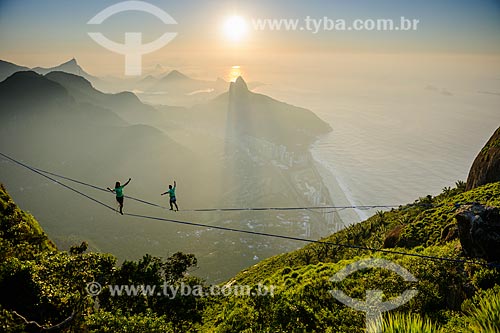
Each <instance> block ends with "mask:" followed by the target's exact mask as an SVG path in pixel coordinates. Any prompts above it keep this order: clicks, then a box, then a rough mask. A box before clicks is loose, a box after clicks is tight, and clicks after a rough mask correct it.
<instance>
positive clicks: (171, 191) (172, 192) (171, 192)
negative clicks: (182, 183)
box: [161, 180, 179, 211]
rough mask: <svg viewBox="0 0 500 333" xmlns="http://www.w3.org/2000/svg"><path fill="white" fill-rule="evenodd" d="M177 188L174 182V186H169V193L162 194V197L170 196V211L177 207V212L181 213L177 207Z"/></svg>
mask: <svg viewBox="0 0 500 333" xmlns="http://www.w3.org/2000/svg"><path fill="white" fill-rule="evenodd" d="M176 187H177V183H176V182H175V180H174V186H173V187H172V185H168V191H167V192H165V193H162V194H161V195H165V194H168V195H169V196H170V210H174V207H173V205H175V208H176V210H177V211H179V207H178V206H177V199H176V198H175V188H176Z"/></svg>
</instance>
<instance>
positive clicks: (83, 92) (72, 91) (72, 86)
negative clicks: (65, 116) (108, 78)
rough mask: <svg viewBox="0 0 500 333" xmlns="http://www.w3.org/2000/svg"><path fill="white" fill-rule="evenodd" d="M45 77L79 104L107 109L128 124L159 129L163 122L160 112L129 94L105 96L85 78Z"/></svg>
mask: <svg viewBox="0 0 500 333" xmlns="http://www.w3.org/2000/svg"><path fill="white" fill-rule="evenodd" d="M45 77H46V78H47V79H49V80H51V81H54V82H57V83H59V84H60V85H62V86H63V87H65V88H66V89H67V91H68V93H69V95H70V96H72V97H73V98H75V100H76V101H78V102H79V103H89V104H93V105H98V106H100V107H103V108H107V109H109V110H110V111H113V112H114V113H116V114H118V115H119V116H120V117H122V118H123V119H125V120H126V121H128V122H130V123H134V124H141V123H142V124H149V125H155V126H160V127H161V126H162V123H164V122H165V119H164V118H163V117H162V115H161V114H160V112H158V111H157V110H156V109H154V108H153V107H151V106H149V105H146V104H143V103H142V102H141V101H140V100H139V99H138V98H137V96H135V95H134V94H133V93H131V92H121V93H117V94H106V93H103V92H101V91H99V90H97V89H95V88H94V87H93V86H92V84H91V83H90V82H89V81H88V80H86V79H85V78H83V77H81V76H78V75H74V74H70V73H66V72H61V71H54V72H51V73H49V74H46V75H45Z"/></svg>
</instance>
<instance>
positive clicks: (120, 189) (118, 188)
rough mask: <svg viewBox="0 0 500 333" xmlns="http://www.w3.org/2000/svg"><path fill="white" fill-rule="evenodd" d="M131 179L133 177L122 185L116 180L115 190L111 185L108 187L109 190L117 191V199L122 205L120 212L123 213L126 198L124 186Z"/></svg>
mask: <svg viewBox="0 0 500 333" xmlns="http://www.w3.org/2000/svg"><path fill="white" fill-rule="evenodd" d="M131 180H132V178H129V179H128V180H127V182H126V183H125V184H123V185H120V182H116V184H115V189H114V190H112V189H110V188H109V187H108V188H107V189H108V190H109V191H111V192H113V193H116V201H118V204H119V205H120V214H122V215H123V198H124V196H123V188H124V187H125V186H127V185H128V183H130V181H131Z"/></svg>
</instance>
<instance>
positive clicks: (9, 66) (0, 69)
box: [0, 60, 29, 82]
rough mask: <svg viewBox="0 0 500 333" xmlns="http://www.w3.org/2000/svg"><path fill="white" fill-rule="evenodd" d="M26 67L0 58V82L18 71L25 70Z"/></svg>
mask: <svg viewBox="0 0 500 333" xmlns="http://www.w3.org/2000/svg"><path fill="white" fill-rule="evenodd" d="M27 70H29V68H28V67H24V66H19V65H16V64H13V63H11V62H8V61H4V60H0V82H1V81H3V80H5V79H6V78H8V77H9V76H11V75H12V74H14V73H15V72H19V71H27Z"/></svg>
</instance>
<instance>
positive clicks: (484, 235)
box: [456, 203, 500, 262]
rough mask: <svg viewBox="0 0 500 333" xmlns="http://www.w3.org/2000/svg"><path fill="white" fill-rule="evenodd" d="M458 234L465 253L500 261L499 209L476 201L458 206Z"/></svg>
mask: <svg viewBox="0 0 500 333" xmlns="http://www.w3.org/2000/svg"><path fill="white" fill-rule="evenodd" d="M456 220H457V226H458V235H459V238H460V243H461V244H462V249H463V251H464V252H465V254H466V255H468V256H471V257H475V258H482V259H486V260H487V261H489V262H491V261H500V210H499V209H498V208H497V207H486V206H483V205H480V204H477V203H474V204H470V205H464V206H462V207H460V208H459V209H458V211H457V214H456Z"/></svg>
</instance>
